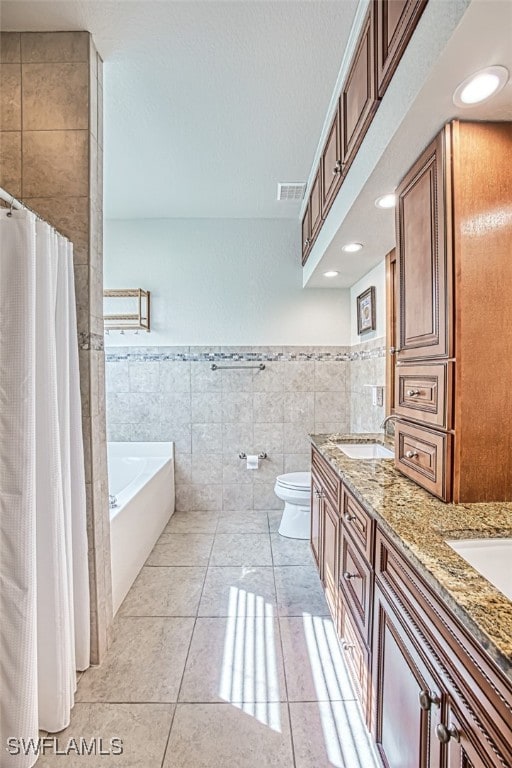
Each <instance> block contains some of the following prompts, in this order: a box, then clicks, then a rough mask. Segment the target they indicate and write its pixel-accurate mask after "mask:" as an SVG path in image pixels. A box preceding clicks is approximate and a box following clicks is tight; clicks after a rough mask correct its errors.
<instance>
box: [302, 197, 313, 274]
mask: <svg viewBox="0 0 512 768" xmlns="http://www.w3.org/2000/svg"><path fill="white" fill-rule="evenodd" d="M310 250H311V207H310V204H309V202H308V204H307V207H306V211H305V213H304V218H303V219H302V265H303V266H304V264H305V263H306V261H307V258H308V256H309V251H310Z"/></svg>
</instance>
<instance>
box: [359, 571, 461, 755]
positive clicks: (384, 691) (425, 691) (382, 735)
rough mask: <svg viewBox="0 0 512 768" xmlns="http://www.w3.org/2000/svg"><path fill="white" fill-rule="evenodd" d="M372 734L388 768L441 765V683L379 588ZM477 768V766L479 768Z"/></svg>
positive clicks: (376, 609) (376, 592) (375, 637)
mask: <svg viewBox="0 0 512 768" xmlns="http://www.w3.org/2000/svg"><path fill="white" fill-rule="evenodd" d="M373 648H374V663H373V679H374V685H375V689H376V695H375V697H374V712H373V718H372V719H373V729H372V730H373V736H374V739H375V742H376V745H377V749H378V751H379V754H380V756H381V758H382V761H383V763H384V765H385V766H387V767H388V768H402V766H408V768H416V766H417V767H418V768H430V766H432V767H433V766H441V744H440V742H439V740H438V739H437V738H436V735H435V727H436V720H437V719H438V717H439V711H440V705H441V693H440V685H439V682H438V681H437V680H436V678H435V677H434V676H433V674H432V673H431V671H430V669H429V667H428V666H427V664H426V663H425V661H424V659H423V657H422V654H421V652H420V648H419V647H418V645H417V643H415V642H414V640H413V638H412V637H411V634H410V630H408V628H407V626H406V625H404V622H403V620H402V619H401V618H400V614H399V613H398V612H397V611H396V610H395V609H394V607H393V605H392V604H391V603H390V602H389V601H388V600H387V599H386V597H385V596H384V594H383V593H382V591H381V589H380V588H379V586H378V585H377V586H376V587H375V632H374V639H373ZM475 768H476V767H475Z"/></svg>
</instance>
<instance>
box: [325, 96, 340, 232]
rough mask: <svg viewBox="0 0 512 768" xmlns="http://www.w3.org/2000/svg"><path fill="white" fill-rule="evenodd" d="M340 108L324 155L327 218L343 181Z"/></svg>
mask: <svg viewBox="0 0 512 768" xmlns="http://www.w3.org/2000/svg"><path fill="white" fill-rule="evenodd" d="M340 128H341V126H340V107H339V102H338V109H337V110H336V115H335V116H334V120H333V121H332V125H331V130H330V131H329V134H328V136H327V141H326V142H325V147H324V151H323V153H322V164H321V170H322V216H323V218H325V217H326V216H327V213H328V212H329V208H330V207H331V205H332V203H333V202H334V198H335V197H336V195H337V194H338V190H339V188H340V186H341V182H342V179H343V176H342V164H341V136H340Z"/></svg>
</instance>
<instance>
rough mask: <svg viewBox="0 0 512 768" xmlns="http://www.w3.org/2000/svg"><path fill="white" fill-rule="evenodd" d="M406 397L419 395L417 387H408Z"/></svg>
mask: <svg viewBox="0 0 512 768" xmlns="http://www.w3.org/2000/svg"><path fill="white" fill-rule="evenodd" d="M406 394H407V397H417V396H418V395H421V391H420V390H419V389H408V390H407V392H406Z"/></svg>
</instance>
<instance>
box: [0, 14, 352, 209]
mask: <svg viewBox="0 0 512 768" xmlns="http://www.w3.org/2000/svg"><path fill="white" fill-rule="evenodd" d="M356 7H357V0H343V2H340V1H339V0H338V1H337V2H328V1H327V0H318V1H316V0H308V1H306V2H299V1H298V0H293V1H292V2H287V1H286V0H281V1H280V0H277V1H271V0H264V1H263V2H252V0H239V1H238V2H236V1H235V2H216V1H210V2H194V1H193V0H192V1H190V2H173V1H172V0H160V2H153V1H152V0H147V1H146V2H143V1H140V0H118V1H117V2H108V1H106V0H99V1H98V0H89V1H83V2H80V1H78V0H75V1H72V0H51V1H50V0H2V2H1V21H2V29H4V30H21V31H31V30H33V31H35V30H37V31H45V30H79V29H85V30H88V31H90V32H91V33H92V36H93V39H94V41H95V43H96V46H97V48H98V50H99V52H100V54H101V55H102V57H103V59H104V61H105V67H104V82H105V94H104V108H105V215H106V217H107V218H128V219H132V218H168V217H251V218H254V217H278V218H279V217H284V218H298V214H299V209H300V203H297V202H277V200H276V196H277V183H278V182H280V181H281V182H300V181H306V179H307V177H308V175H309V171H310V168H311V160H312V157H313V155H314V152H315V148H316V145H317V142H318V137H319V135H320V132H321V130H322V126H323V122H324V118H325V114H326V111H327V108H328V106H329V101H330V98H331V95H332V91H333V88H334V84H335V82H336V77H337V74H338V70H339V66H340V63H341V59H342V56H343V51H344V48H345V45H346V42H347V39H348V36H349V33H350V28H351V25H352V20H353V18H354V14H355V11H356Z"/></svg>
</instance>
